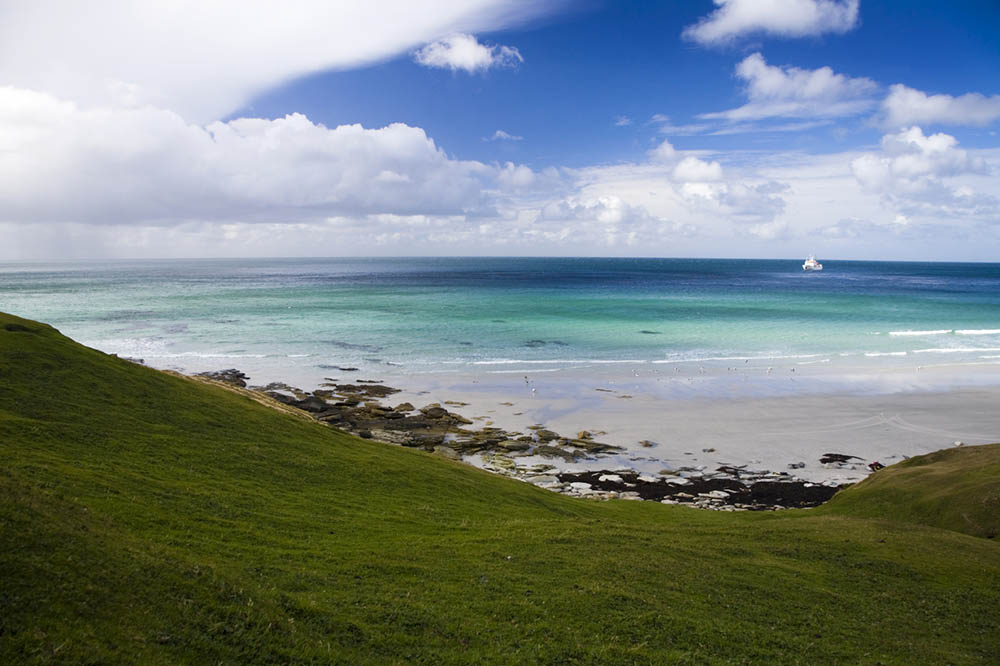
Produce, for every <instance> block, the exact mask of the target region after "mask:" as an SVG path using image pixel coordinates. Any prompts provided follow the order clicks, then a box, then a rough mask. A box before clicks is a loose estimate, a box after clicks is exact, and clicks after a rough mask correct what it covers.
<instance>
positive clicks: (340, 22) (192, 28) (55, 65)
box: [0, 0, 560, 123]
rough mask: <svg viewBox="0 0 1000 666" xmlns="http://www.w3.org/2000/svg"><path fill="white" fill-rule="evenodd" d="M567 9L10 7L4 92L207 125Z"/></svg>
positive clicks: (3, 26)
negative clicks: (323, 81) (291, 83)
mask: <svg viewBox="0 0 1000 666" xmlns="http://www.w3.org/2000/svg"><path fill="white" fill-rule="evenodd" d="M559 4H560V3H532V2H525V1H520V0H519V1H516V2H510V1H509V0H379V2H371V1H369V0H340V1H338V2H329V1H327V0H255V1H254V2H245V1H244V0H213V1H212V2H189V1H184V2H133V1H131V0H90V1H88V2H65V1H64V0H32V1H31V2H4V3H0V82H3V83H4V84H7V85H12V86H16V87H19V88H29V89H34V90H38V91H40V92H45V93H49V94H52V95H54V96H56V97H59V98H62V99H71V100H73V101H76V102H78V103H81V104H86V105H106V104H111V103H114V104H116V105H129V104H131V105H136V104H138V105H144V104H152V105H155V106H158V107H162V108H169V109H172V110H174V111H176V112H177V113H178V114H179V115H181V116H182V117H184V118H185V119H187V120H190V121H195V122H202V123H205V122H209V121H212V120H216V119H219V118H221V117H224V116H225V115H227V114H229V113H232V112H233V111H234V110H235V109H237V108H239V107H241V106H242V105H244V104H246V103H247V102H248V101H249V100H251V99H252V98H253V96H254V95H256V94H259V93H261V92H263V91H264V90H267V89H268V88H271V87H273V86H275V85H278V84H280V83H282V82H284V81H287V80H289V79H291V78H294V77H297V76H302V75H306V74H309V73H312V72H318V71H322V70H325V69H338V68H350V67H357V66H359V65H363V64H366V63H371V62H376V61H379V60H383V59H387V58H391V57H394V56H396V55H398V54H401V53H406V52H408V51H410V50H412V49H413V48H415V47H418V46H420V45H421V44H427V43H428V42H432V41H434V40H436V39H438V38H440V37H441V36H442V35H448V34H455V33H468V32H476V31H481V30H497V29H500V28H503V27H505V26H508V25H512V24H514V23H519V22H523V21H524V20H527V19H530V18H532V17H535V16H538V15H540V14H542V13H548V12H551V11H553V10H554V9H555V8H557V7H558V6H559ZM55 17H58V18H55ZM501 57H506V58H508V59H510V58H514V59H517V56H516V55H514V53H513V52H509V53H508V54H507V55H506V56H503V55H502V54H501Z"/></svg>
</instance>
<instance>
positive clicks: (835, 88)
mask: <svg viewBox="0 0 1000 666" xmlns="http://www.w3.org/2000/svg"><path fill="white" fill-rule="evenodd" d="M736 76H737V77H738V78H740V79H742V80H743V81H745V82H746V95H747V97H748V98H749V101H748V102H747V104H744V105H743V106H741V107H738V108H735V109H729V110H727V111H718V112H713V113H704V114H701V115H700V116H699V117H700V118H703V119H713V120H717V119H722V120H728V121H731V122H739V121H752V120H760V119H764V118H773V117H782V118H804V117H808V118H816V117H821V118H830V117H837V116H848V115H855V114H858V113H861V112H863V111H865V110H867V109H868V108H870V107H871V106H873V105H874V100H873V99H872V94H873V93H874V91H875V90H877V88H878V86H877V85H876V84H875V82H874V81H872V80H871V79H867V78H863V77H859V78H851V77H848V76H845V75H843V74H837V73H835V72H834V71H833V70H832V69H830V68H829V67H820V68H819V69H799V68H798V67H778V66H774V65H768V64H767V61H766V60H764V56H762V55H761V54H760V53H754V54H751V55H749V56H747V57H746V58H744V59H743V61H742V62H740V63H739V64H738V65H737V66H736Z"/></svg>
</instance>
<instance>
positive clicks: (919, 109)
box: [882, 83, 1000, 128]
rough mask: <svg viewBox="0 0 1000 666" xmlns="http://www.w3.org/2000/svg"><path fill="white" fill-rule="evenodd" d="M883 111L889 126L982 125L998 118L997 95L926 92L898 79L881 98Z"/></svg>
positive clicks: (998, 98)
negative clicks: (936, 93) (934, 93)
mask: <svg viewBox="0 0 1000 666" xmlns="http://www.w3.org/2000/svg"><path fill="white" fill-rule="evenodd" d="M882 114H883V123H884V124H885V125H886V126H887V127H891V128H897V127H905V126H907V125H932V124H942V125H974V126H978V127H982V126H984V125H989V124H990V123H992V122H995V121H996V120H997V119H1000V95H993V96H992V97H985V96H983V95H980V94H979V93H968V94H965V95H962V96H960V97H952V96H951V95H928V94H927V93H925V92H922V91H920V90H914V89H913V88H908V87H906V86H904V85H903V84H901V83H897V84H894V85H892V86H890V88H889V95H888V96H887V97H886V98H885V100H884V101H883V102H882Z"/></svg>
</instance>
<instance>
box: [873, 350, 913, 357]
mask: <svg viewBox="0 0 1000 666" xmlns="http://www.w3.org/2000/svg"><path fill="white" fill-rule="evenodd" d="M865 356H906V352H905V351H898V352H865Z"/></svg>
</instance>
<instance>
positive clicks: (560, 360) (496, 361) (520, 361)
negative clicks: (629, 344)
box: [459, 358, 656, 365]
mask: <svg viewBox="0 0 1000 666" xmlns="http://www.w3.org/2000/svg"><path fill="white" fill-rule="evenodd" d="M653 362H654V363H656V361H653ZM459 363H460V362H459ZM554 363H572V364H574V365H579V364H581V363H583V364H612V363H633V364H635V363H649V361H644V360H642V359H634V358H633V359H579V358H552V359H547V360H537V359H535V360H530V361H529V360H523V359H516V358H499V359H492V360H489V361H473V362H472V363H470V365H520V364H524V365H551V364H554Z"/></svg>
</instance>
